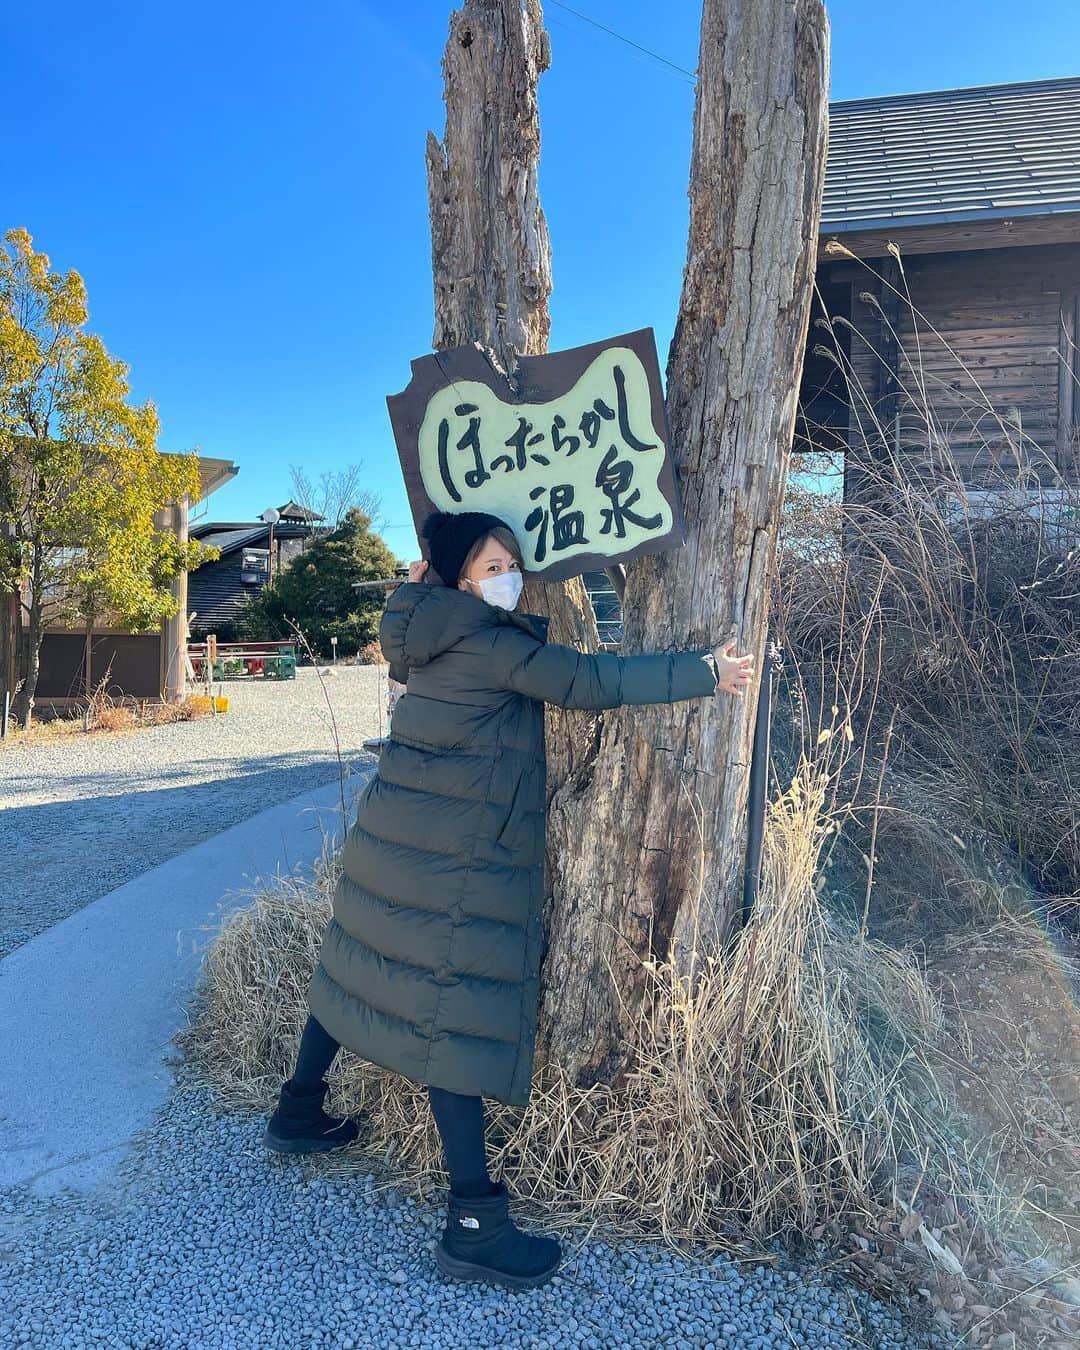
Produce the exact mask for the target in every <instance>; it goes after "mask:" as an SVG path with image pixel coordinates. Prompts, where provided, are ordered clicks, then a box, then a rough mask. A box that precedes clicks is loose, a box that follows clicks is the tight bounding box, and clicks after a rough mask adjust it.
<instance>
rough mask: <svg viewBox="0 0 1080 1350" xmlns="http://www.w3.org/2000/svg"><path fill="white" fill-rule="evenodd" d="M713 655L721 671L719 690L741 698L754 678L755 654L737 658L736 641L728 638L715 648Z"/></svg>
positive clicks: (717, 683)
mask: <svg viewBox="0 0 1080 1350" xmlns="http://www.w3.org/2000/svg"><path fill="white" fill-rule="evenodd" d="M712 654H713V659H714V660H715V662H716V664H717V667H718V668H719V671H720V678H719V679H718V680H717V682H716V687H717V689H722V690H723V691H724V692H725V693H726V694H738V695H740V697H741V695H742V691H743V690H744V689H745V688H746V686H747V685H748V684H749V683H750V681H751V680H752V679H753V678H754V656H753V653H752V652H747V653H746V655H745V656H736V655H735V639H734V638H728V640H727V641H726V642H723V643H721V644H720V645H719V646H716V647H714V648H713V652H712Z"/></svg>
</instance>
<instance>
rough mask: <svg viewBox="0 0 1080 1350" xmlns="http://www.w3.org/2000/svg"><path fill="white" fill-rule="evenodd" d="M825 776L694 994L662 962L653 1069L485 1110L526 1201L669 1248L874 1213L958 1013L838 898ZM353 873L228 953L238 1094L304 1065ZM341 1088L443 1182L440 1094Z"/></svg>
mask: <svg viewBox="0 0 1080 1350" xmlns="http://www.w3.org/2000/svg"><path fill="white" fill-rule="evenodd" d="M823 803H824V788H823V785H822V784H821V783H819V782H816V781H815V780H814V779H813V777H812V776H811V775H810V773H809V770H808V771H807V776H806V778H805V779H804V780H801V781H797V782H796V783H795V784H793V786H792V788H791V790H790V791H789V792H788V793H787V794H785V795H784V796H783V797H781V798H780V799H779V800H778V801H776V802H775V803H773V804H772V806H771V807H770V822H769V830H768V833H767V836H766V837H767V841H768V843H767V847H766V855H765V859H766V861H765V877H764V882H763V887H762V895H761V901H760V903H759V905H758V907H757V910H756V913H755V916H754V919H753V922H752V924H751V925H750V926H749V928H747V929H746V930H745V932H744V934H743V935H742V937H741V939H740V940H739V941H738V942H737V943H736V944H735V945H734V946H733V948H732V949H731V951H730V952H728V953H713V954H709V955H707V956H706V959H705V961H704V964H703V966H702V968H701V973H700V974H699V977H698V978H697V980H696V981H695V982H694V984H693V985H692V986H691V984H690V983H689V982H687V981H684V980H683V979H681V978H680V977H679V976H678V975H677V974H676V973H675V971H674V970H673V969H672V968H671V967H670V966H669V965H666V964H651V965H650V966H649V967H648V969H647V973H646V974H647V982H648V998H647V999H646V1006H645V1008H644V1009H643V1011H642V1013H641V1015H640V1017H639V1019H638V1022H637V1027H636V1033H635V1041H634V1050H635V1061H636V1062H635V1068H634V1069H633V1071H632V1072H631V1074H630V1075H629V1077H628V1079H627V1081H626V1084H625V1086H623V1087H621V1088H619V1089H618V1090H616V1089H612V1088H610V1087H607V1086H604V1085H597V1086H594V1087H590V1088H581V1087H577V1086H575V1085H573V1084H571V1083H570V1082H568V1081H567V1080H566V1078H565V1076H563V1075H562V1074H560V1072H559V1070H558V1067H557V1066H556V1065H553V1064H546V1065H544V1066H543V1067H542V1068H541V1069H540V1070H539V1072H538V1073H537V1076H536V1080H535V1083H534V1088H533V1094H532V1097H531V1100H530V1102H529V1105H528V1106H527V1107H526V1108H525V1109H524V1110H517V1109H513V1108H508V1107H503V1106H500V1105H499V1104H498V1103H495V1102H490V1103H489V1104H488V1118H489V1122H490V1155H491V1160H492V1164H493V1166H496V1167H502V1168H503V1169H505V1171H506V1174H507V1176H508V1177H509V1178H511V1179H512V1181H513V1184H514V1186H515V1187H516V1189H517V1191H518V1193H520V1194H524V1195H528V1196H532V1197H534V1198H536V1199H537V1200H542V1201H543V1202H544V1203H545V1204H546V1205H547V1206H549V1207H554V1208H555V1209H556V1210H558V1211H559V1212H560V1213H562V1215H563V1216H564V1218H565V1219H566V1221H570V1220H571V1219H574V1220H578V1221H580V1219H581V1218H582V1217H583V1216H584V1217H586V1218H592V1219H597V1220H601V1219H602V1220H604V1221H606V1222H610V1223H613V1224H615V1225H616V1227H619V1228H621V1229H623V1230H626V1231H632V1232H636V1233H638V1234H640V1235H648V1236H657V1235H660V1236H663V1237H664V1238H666V1239H668V1240H670V1241H679V1240H696V1241H705V1242H721V1243H723V1242H729V1241H730V1240H731V1238H732V1236H733V1235H739V1234H741V1235H745V1236H746V1237H754V1238H756V1239H758V1240H763V1239H765V1238H768V1237H772V1236H775V1235H777V1234H779V1233H783V1232H793V1231H795V1230H802V1231H806V1230H809V1229H811V1228H813V1227H814V1226H815V1225H820V1224H822V1223H824V1222H828V1221H830V1220H832V1219H836V1218H838V1217H840V1216H842V1215H845V1214H851V1213H854V1212H857V1213H860V1214H864V1215H865V1214H867V1213H869V1212H870V1210H871V1208H872V1207H873V1206H874V1205H875V1204H876V1203H877V1199H876V1198H877V1197H880V1195H881V1194H882V1193H883V1188H884V1191H885V1192H888V1187H889V1178H890V1177H891V1176H892V1175H893V1174H894V1173H895V1169H896V1159H897V1157H898V1156H899V1155H900V1153H901V1152H903V1151H904V1150H905V1149H908V1148H910V1147H911V1146H912V1144H913V1143H914V1141H915V1139H916V1138H918V1140H919V1141H920V1143H921V1142H922V1141H924V1140H925V1126H924V1125H923V1124H922V1123H921V1120H920V1111H919V1109H918V1107H917V1106H916V1100H917V1097H918V1094H917V1093H916V1094H913V1093H912V1092H911V1091H910V1084H909V1078H910V1073H911V1071H913V1070H914V1069H915V1068H916V1066H917V1061H918V1058H919V1047H920V1046H924V1045H927V1044H932V1043H934V1042H935V1041H936V1039H937V1038H938V1035H939V1028H940V1012H939V1009H938V1006H937V1002H936V1000H935V999H934V997H933V996H932V995H931V994H930V992H929V991H928V989H927V988H926V986H925V984H924V982H923V980H922V977H921V975H920V974H919V972H918V970H917V969H916V967H915V966H914V964H913V963H912V962H911V961H910V960H909V959H907V958H906V957H904V956H903V955H901V954H899V953H897V952H895V951H892V950H890V949H888V948H886V947H884V946H882V945H881V944H879V943H877V942H874V941H872V940H871V939H869V938H867V937H866V935H865V934H862V933H860V932H859V931H858V930H857V929H855V928H853V927H852V926H850V925H847V924H844V923H843V922H841V921H839V920H837V919H836V918H835V917H832V916H830V915H829V913H828V912H827V911H826V910H825V909H824V908H823V907H822V905H821V904H820V902H819V898H818V891H817V887H816V885H815V875H816V863H817V856H818V851H819V848H820V844H821V841H822V839H823V838H824V837H826V835H827V833H828V832H829V829H830V827H829V824H828V822H827V821H826V820H824V819H823V817H822V807H823ZM335 879H336V864H335V863H334V862H333V861H332V860H330V859H328V858H326V857H324V860H323V863H322V864H321V865H320V868H319V869H318V874H317V881H316V885H315V886H314V887H312V888H306V887H304V886H303V885H302V884H300V883H296V882H289V881H286V882H283V883H281V886H280V888H279V889H278V890H277V891H275V892H262V893H260V894H259V895H257V896H256V897H255V898H254V900H253V901H252V903H251V904H250V905H249V906H247V907H246V908H244V909H242V910H240V911H238V912H237V913H236V914H234V915H233V916H232V917H231V918H230V919H229V920H228V922H227V923H226V924H225V925H224V926H223V928H222V930H221V932H220V934H219V935H218V936H217V938H216V939H215V940H214V942H213V944H212V946H211V947H210V949H209V951H208V953H207V958H206V962H205V967H204V977H203V986H202V989H201V990H200V999H199V1003H198V1005H197V1012H196V1015H195V1017H194V1020H193V1022H192V1025H191V1027H190V1028H189V1029H188V1030H187V1031H186V1032H185V1033H183V1036H182V1039H181V1044H182V1046H183V1048H184V1050H185V1052H186V1054H187V1056H188V1058H189V1059H191V1060H193V1061H194V1062H196V1063H197V1065H198V1066H199V1068H200V1069H201V1071H202V1072H203V1074H204V1075H205V1076H206V1077H207V1078H209V1079H210V1081H211V1082H212V1083H213V1084H214V1085H215V1086H216V1087H217V1088H218V1090H219V1092H220V1093H221V1095H222V1097H223V1098H225V1099H226V1100H228V1101H231V1102H233V1103H235V1104H237V1105H243V1106H248V1107H255V1108H264V1109H265V1108H267V1107H268V1106H269V1105H270V1104H271V1103H272V1102H273V1100H274V1097H275V1095H276V1092H277V1089H278V1087H279V1085H280V1081H281V1078H282V1077H284V1076H285V1075H286V1074H287V1073H288V1072H289V1071H290V1069H291V1064H292V1061H293V1058H294V1055H295V1051H296V1046H297V1043H298V1037H299V1032H300V1029H301V1027H302V1024H303V1022H304V1020H305V1018H306V1016H307V1011H308V1008H307V984H308V981H309V980H310V976H311V972H312V970H313V969H314V966H315V962H316V960H317V956H318V945H319V941H320V940H321V936H322V930H323V928H324V926H325V923H326V922H327V920H328V919H329V917H330V896H331V894H332V889H333V884H334V881H335ZM330 1082H331V1091H332V1094H333V1096H334V1098H335V1099H336V1100H337V1102H338V1104H339V1105H340V1106H341V1107H342V1108H343V1109H347V1110H356V1109H358V1108H362V1107H367V1108H369V1109H370V1110H371V1111H372V1112H373V1122H372V1133H371V1134H370V1135H369V1137H368V1139H367V1140H366V1142H365V1145H364V1149H363V1152H364V1153H365V1154H366V1155H368V1156H375V1157H379V1158H381V1159H382V1160H383V1161H385V1162H388V1163H390V1164H392V1166H393V1168H394V1170H395V1172H396V1173H397V1174H398V1178H399V1180H404V1181H405V1182H406V1183H407V1184H413V1185H415V1186H416V1187H417V1188H418V1189H419V1190H421V1191H426V1190H427V1189H429V1188H430V1187H431V1186H432V1185H436V1184H441V1182H442V1180H443V1163H442V1153H441V1148H440V1145H439V1140H438V1136H437V1134H436V1132H435V1130H434V1126H433V1123H432V1121H431V1119H430V1113H429V1111H428V1108H427V1101H426V1095H425V1093H424V1089H423V1088H422V1087H417V1086H416V1085H414V1084H411V1083H409V1082H408V1081H407V1080H405V1079H404V1078H401V1077H399V1076H397V1075H392V1074H387V1073H384V1072H383V1071H382V1070H380V1069H377V1068H376V1067H374V1066H372V1065H369V1064H366V1063H364V1062H362V1061H360V1060H359V1059H358V1058H357V1057H356V1056H353V1055H351V1054H343V1055H341V1056H339V1058H338V1060H337V1061H336V1062H335V1066H334V1069H333V1071H332V1075H331V1079H330Z"/></svg>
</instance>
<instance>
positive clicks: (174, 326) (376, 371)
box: [0, 0, 1080, 556]
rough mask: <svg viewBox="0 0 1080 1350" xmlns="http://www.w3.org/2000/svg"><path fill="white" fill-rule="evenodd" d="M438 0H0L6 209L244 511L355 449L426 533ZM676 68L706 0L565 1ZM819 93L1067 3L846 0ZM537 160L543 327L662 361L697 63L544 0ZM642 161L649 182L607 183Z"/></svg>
mask: <svg viewBox="0 0 1080 1350" xmlns="http://www.w3.org/2000/svg"><path fill="white" fill-rule="evenodd" d="M452 8H453V6H452V5H451V4H450V3H448V0H410V3H405V4H403V3H400V0H398V3H393V4H391V3H388V0H368V2H367V3H362V2H361V0H314V2H313V3H311V4H308V5H304V6H300V5H295V4H283V3H280V0H260V3H258V4H255V3H253V2H252V0H232V2H231V3H221V0H218V3H216V4H213V5H210V4H207V3H204V0H192V2H191V3H189V4H187V5H185V6H172V5H151V4H148V3H146V0H142V2H141V3H134V2H133V0H113V2H111V3H107V4H104V5H97V6H93V7H89V8H88V7H87V6H85V5H82V4H74V3H70V0H53V3H51V4H49V5H46V6H42V7H40V8H39V9H37V10H34V11H31V10H28V9H27V8H26V6H25V5H19V6H17V7H16V6H15V5H14V4H13V3H12V2H11V0H0V16H2V17H3V20H4V21H3V25H2V28H3V32H4V34H5V42H4V44H3V49H2V51H0V104H2V110H3V123H2V124H3V126H4V127H5V130H6V133H7V134H6V136H5V147H6V149H5V155H4V159H5V165H4V183H5V192H4V210H3V216H2V218H0V225H2V227H3V228H5V229H6V228H8V227H10V226H13V225H22V226H26V227H27V228H28V229H29V230H30V232H31V234H32V235H33V236H34V240H35V244H36V246H37V247H38V248H39V249H41V250H43V251H45V252H46V253H48V254H49V256H50V258H51V260H52V263H53V265H54V267H57V268H61V269H67V268H69V267H74V268H75V269H76V270H78V271H79V272H80V273H81V274H82V275H83V277H84V278H85V280H86V283H87V286H88V289H89V296H90V306H91V322H90V327H91V328H92V329H93V330H94V331H96V332H98V333H100V334H101V336H102V337H103V339H104V341H105V343H106V345H107V347H108V348H109V350H110V351H111V352H112V353H113V355H114V356H118V357H120V358H121V359H123V360H124V361H126V362H127V363H128V364H129V365H130V367H131V382H132V391H133V396H134V397H135V398H136V399H137V400H140V401H141V400H143V399H145V398H152V399H153V400H154V402H155V403H156V404H157V407H158V409H159V412H160V414H161V419H162V437H161V442H160V445H161V448H162V449H163V450H171V451H182V450H191V449H197V450H199V451H200V453H202V454H206V455H217V456H222V457H224V458H228V459H233V460H235V461H236V462H237V463H238V464H239V466H240V472H239V474H238V475H237V477H236V478H235V479H234V480H233V482H232V483H231V484H230V485H229V486H227V487H226V488H224V489H222V490H221V491H220V492H218V493H217V494H215V496H213V497H212V498H211V499H210V500H209V502H208V503H207V509H208V512H209V515H210V517H212V518H215V519H251V518H253V517H254V516H256V515H257V514H258V513H259V512H260V511H262V510H263V509H264V508H265V507H267V506H271V505H278V504H279V503H280V502H282V501H284V500H285V499H286V498H288V497H289V495H290V475H289V466H290V464H303V465H304V466H305V467H306V468H307V469H308V470H309V472H311V473H312V474H313V476H317V475H318V473H319V472H320V471H321V470H322V469H324V468H331V469H332V468H334V467H335V466H338V465H344V464H347V463H352V462H355V461H357V460H362V461H363V462H364V465H365V469H366V476H367V481H368V483H369V484H370V486H373V487H375V488H376V489H377V490H378V491H380V492H381V494H382V496H383V501H384V511H385V517H384V518H385V521H386V522H387V525H388V528H387V529H386V532H385V533H386V538H387V541H388V542H389V544H390V546H391V547H392V548H393V549H395V551H397V552H398V553H399V554H401V555H402V556H413V555H414V554H415V553H416V545H415V535H414V533H413V530H412V528H411V526H410V524H409V513H408V508H407V505H406V500H405V493H404V489H403V487H402V484H401V475H400V471H399V468H398V463H397V455H396V451H395V449H394V444H393V438H392V435H391V431H390V424H389V420H388V417H387V412H386V404H385V397H386V395H387V394H389V393H393V392H396V391H398V390H400V389H401V388H402V387H403V386H404V385H405V384H406V383H407V381H408V375H409V360H410V358H411V357H414V356H418V355H420V354H422V353H423V352H425V351H428V350H429V349H430V343H431V334H432V296H431V255H430V241H429V236H428V223H427V196H426V183H425V176H424V142H425V136H426V133H427V131H428V130H429V128H430V129H431V130H434V131H435V132H436V133H437V134H439V135H441V132H442V126H443V108H442V75H441V70H440V65H439V62H440V58H441V54H442V48H443V45H444V42H445V39H446V29H447V18H448V15H449V13H450V11H451V9H452ZM573 8H574V9H577V10H579V11H581V12H582V13H584V14H587V15H589V16H590V17H592V18H594V19H596V20H597V21H599V22H601V23H603V24H606V25H608V26H609V27H612V28H615V29H617V30H619V31H620V32H622V33H624V34H626V35H627V36H628V37H630V38H632V39H634V40H635V41H637V42H639V43H640V44H642V45H643V46H645V47H649V48H652V49H653V50H654V51H656V52H658V53H660V54H661V55H663V56H664V57H666V58H667V59H668V60H669V61H671V62H673V63H675V64H676V65H678V66H682V67H685V68H686V69H687V70H691V71H692V70H693V69H694V67H695V65H696V62H697V27H698V20H699V16H700V5H699V4H698V3H692V2H691V0H669V3H667V4H665V5H659V4H656V3H655V0H573ZM829 8H830V16H831V21H832V97H833V98H834V99H846V98H859V97H865V96H869V95H875V94H891V93H905V92H909V91H914V90H922V89H939V88H949V87H960V86H967V85H980V84H996V83H1001V82H1005V81H1010V80H1030V79H1045V78H1049V77H1053V76H1063V75H1076V74H1077V73H1080V61H1078V59H1077V56H1076V53H1077V52H1080V6H1078V5H1077V4H1076V0H1043V2H1042V3H1029V4H1026V5H1016V4H1015V3H1009V4H1006V3H1003V0H979V2H976V0H950V3H948V4H945V3H942V0H935V2H934V3H928V0H911V2H910V3H907V4H905V5H902V6H885V5H869V4H867V3H866V0H836V3H834V4H832V5H831V6H830V7H829ZM545 17H546V24H547V27H548V30H549V32H550V34H551V41H552V53H553V63H552V68H551V69H550V70H549V71H548V72H547V73H546V74H545V75H544V76H543V79H542V81H541V85H540V107H541V118H542V136H543V141H542V161H541V169H540V187H541V194H542V199H543V203H544V209H545V211H546V214H547V216H548V223H549V226H550V230H551V236H552V249H553V266H554V276H555V289H554V292H553V294H552V298H551V309H552V340H551V345H552V347H556V348H557V347H569V346H574V345H576V344H577V343H580V342H586V341H591V340H594V339H596V338H600V337H605V336H608V335H609V334H613V333H619V332H625V331H628V330H630V329H633V328H639V327H644V326H647V325H651V326H652V327H653V328H654V329H655V330H656V336H657V344H658V347H659V350H660V360H661V368H663V366H664V364H665V362H666V357H667V349H668V344H669V342H670V340H671V333H672V330H673V327H674V322H675V314H676V309H677V306H678V297H679V287H680V283H681V278H682V266H683V261H684V257H685V248H686V226H687V198H686V182H687V169H688V162H689V154H690V138H691V113H692V108H693V94H694V91H693V86H692V83H691V81H690V80H689V79H688V78H686V77H685V76H683V75H680V74H679V73H678V72H677V71H673V70H671V69H670V68H668V67H666V66H664V65H662V64H661V63H659V62H657V61H654V60H652V59H651V58H649V57H647V56H645V55H642V54H641V53H639V52H637V51H635V50H634V49H632V48H631V47H629V46H627V45H625V44H624V43H621V42H619V41H617V40H616V39H614V38H612V37H610V36H608V35H607V34H606V33H603V32H600V31H598V30H597V29H596V28H594V27H591V26H590V25H589V24H587V23H585V22H583V21H582V20H581V19H579V18H576V17H575V16H574V15H573V14H571V13H569V12H567V10H565V9H563V8H560V7H558V6H557V5H555V4H554V3H552V2H551V0H549V2H548V3H547V4H546V5H545ZM643 164H645V165H647V166H648V174H647V181H648V182H649V185H650V191H649V195H648V196H647V197H646V196H644V195H641V194H640V193H638V192H634V191H630V192H626V191H624V190H622V189H621V188H620V187H619V184H620V182H621V181H622V180H623V178H624V177H625V176H627V175H631V174H634V173H637V172H640V169H641V166H642V165H643Z"/></svg>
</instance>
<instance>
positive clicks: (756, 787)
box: [742, 634, 781, 927]
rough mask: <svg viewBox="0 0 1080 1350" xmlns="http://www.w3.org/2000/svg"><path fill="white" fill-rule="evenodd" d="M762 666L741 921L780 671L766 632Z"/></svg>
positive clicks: (752, 895) (753, 889) (746, 915)
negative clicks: (776, 676) (775, 677)
mask: <svg viewBox="0 0 1080 1350" xmlns="http://www.w3.org/2000/svg"><path fill="white" fill-rule="evenodd" d="M766 644H767V645H766V651H765V667H764V669H763V670H762V672H761V688H760V689H759V691H758V704H757V716H756V718H755V719H754V748H753V751H752V752H751V756H750V790H749V794H748V801H747V826H746V872H745V874H744V876H743V908H742V920H743V926H744V927H745V926H746V924H747V923H749V921H750V915H751V913H752V912H753V908H754V901H755V900H756V899H757V893H758V887H759V885H760V883H761V852H762V842H763V840H764V836H765V795H766V789H767V788H768V778H769V725H770V722H771V720H772V701H773V699H772V695H773V676H774V674H775V673H776V672H778V671H779V668H780V664H781V660H780V651H779V648H777V647H775V646H773V645H771V644H768V635H767V634H766Z"/></svg>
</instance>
